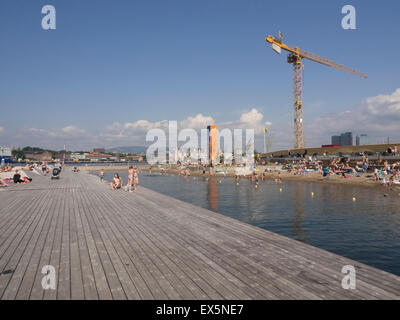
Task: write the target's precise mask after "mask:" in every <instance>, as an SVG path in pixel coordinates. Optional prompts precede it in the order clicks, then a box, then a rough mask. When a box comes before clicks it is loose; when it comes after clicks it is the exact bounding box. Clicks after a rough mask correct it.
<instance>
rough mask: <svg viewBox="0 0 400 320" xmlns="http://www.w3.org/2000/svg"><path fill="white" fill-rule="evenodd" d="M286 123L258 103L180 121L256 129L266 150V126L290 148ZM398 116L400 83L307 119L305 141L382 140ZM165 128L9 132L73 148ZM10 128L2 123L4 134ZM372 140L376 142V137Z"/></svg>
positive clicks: (395, 127) (138, 140)
mask: <svg viewBox="0 0 400 320" xmlns="http://www.w3.org/2000/svg"><path fill="white" fill-rule="evenodd" d="M287 120H288V121H287V124H286V125H285V124H279V125H276V124H272V123H271V122H270V121H266V119H264V115H263V114H262V112H261V111H260V110H259V109H257V108H252V109H250V110H249V111H246V112H243V113H242V114H241V115H240V116H239V119H237V120H234V121H226V122H219V123H218V122H217V121H215V120H214V118H213V117H212V116H210V115H203V114H201V113H199V114H197V115H194V116H189V117H187V118H186V119H183V120H181V121H178V124H179V129H184V128H193V129H196V130H198V129H201V128H206V127H207V125H210V124H217V125H218V127H219V128H220V129H223V128H230V129H236V128H237V129H254V130H255V133H256V148H257V150H259V149H260V150H261V149H262V144H263V142H262V140H263V138H262V133H263V130H264V128H265V127H266V126H267V127H268V128H269V130H268V131H269V135H270V136H271V137H272V140H273V144H272V149H273V150H278V149H288V148H291V147H292V145H293V126H292V121H291V119H287ZM399 121H400V88H399V89H397V90H395V91H394V92H393V93H391V94H381V95H377V96H374V97H368V98H366V99H365V100H363V101H362V102H361V103H360V105H359V106H358V107H356V108H353V109H349V110H346V111H343V112H339V113H333V114H325V115H322V116H320V117H317V118H315V119H313V120H309V121H308V120H307V119H305V122H304V135H305V143H306V146H308V147H311V146H319V145H321V144H327V143H330V137H331V135H334V134H339V133H341V132H345V131H352V132H354V133H367V134H368V135H369V136H371V137H379V139H378V138H376V141H377V142H378V141H382V138H383V137H387V136H390V137H391V138H393V139H391V140H394V139H395V138H398V139H399V140H400V133H399ZM154 128H160V129H164V130H165V129H167V128H168V121H166V120H162V121H154V122H152V121H148V120H137V121H134V122H126V123H118V122H114V123H112V124H110V125H109V126H107V127H105V128H104V129H100V130H99V132H97V133H94V132H88V131H86V130H84V129H81V128H79V127H77V126H75V125H68V126H66V127H64V128H60V129H57V128H56V129H42V128H30V129H25V130H20V131H18V132H15V133H14V134H11V133H9V135H10V139H9V140H10V142H11V141H13V142H15V144H17V145H38V146H49V147H50V146H62V145H63V142H64V141H66V142H67V145H70V146H71V148H74V149H75V148H78V147H80V146H81V147H86V149H90V148H91V147H94V146H105V147H110V146H121V145H144V144H145V136H146V133H147V132H148V131H149V130H150V129H154ZM2 132H3V134H4V133H6V131H5V129H4V128H3V127H1V126H0V133H2ZM372 142H374V141H372Z"/></svg>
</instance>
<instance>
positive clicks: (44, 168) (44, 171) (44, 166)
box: [42, 162, 47, 176]
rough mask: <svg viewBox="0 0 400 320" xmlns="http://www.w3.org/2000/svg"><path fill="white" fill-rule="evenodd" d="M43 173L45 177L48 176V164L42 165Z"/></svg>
mask: <svg viewBox="0 0 400 320" xmlns="http://www.w3.org/2000/svg"><path fill="white" fill-rule="evenodd" d="M42 173H43V175H44V176H45V175H46V174H47V168H46V162H43V163H42Z"/></svg>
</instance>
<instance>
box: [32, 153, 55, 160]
mask: <svg viewBox="0 0 400 320" xmlns="http://www.w3.org/2000/svg"><path fill="white" fill-rule="evenodd" d="M25 158H26V159H28V160H33V161H52V160H53V155H52V153H51V152H49V151H42V152H35V153H25Z"/></svg>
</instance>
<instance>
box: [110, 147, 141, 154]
mask: <svg viewBox="0 0 400 320" xmlns="http://www.w3.org/2000/svg"><path fill="white" fill-rule="evenodd" d="M146 150H147V147H145V146H131V147H115V148H110V149H107V150H106V151H107V152H111V153H130V154H142V153H146Z"/></svg>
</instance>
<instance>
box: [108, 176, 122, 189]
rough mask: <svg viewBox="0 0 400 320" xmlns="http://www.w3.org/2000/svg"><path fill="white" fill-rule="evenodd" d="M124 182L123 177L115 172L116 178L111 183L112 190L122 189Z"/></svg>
mask: <svg viewBox="0 0 400 320" xmlns="http://www.w3.org/2000/svg"><path fill="white" fill-rule="evenodd" d="M122 183H123V181H122V179H121V178H120V176H119V175H118V173H116V174H114V179H113V181H112V182H111V183H110V186H111V190H117V189H121V187H122Z"/></svg>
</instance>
